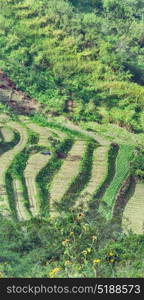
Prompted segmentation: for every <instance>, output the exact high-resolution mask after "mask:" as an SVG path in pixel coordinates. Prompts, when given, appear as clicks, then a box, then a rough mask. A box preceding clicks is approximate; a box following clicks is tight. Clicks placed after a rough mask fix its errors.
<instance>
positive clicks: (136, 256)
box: [0, 214, 144, 278]
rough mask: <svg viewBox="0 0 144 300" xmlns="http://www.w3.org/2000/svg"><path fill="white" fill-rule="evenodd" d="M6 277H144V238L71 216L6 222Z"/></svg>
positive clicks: (1, 266) (0, 272)
mask: <svg viewBox="0 0 144 300" xmlns="http://www.w3.org/2000/svg"><path fill="white" fill-rule="evenodd" d="M0 227H1V230H0V245H1V246H0V258H1V261H0V276H1V277H34V278H36V277H42V278H43V277H48V278H53V277H60V278H64V277H66V278H67V277H70V278H71V277H76V278H77V277H83V278H84V277H140V278H143V275H144V265H143V247H144V237H143V236H137V235H134V234H129V235H124V234H122V233H120V232H119V233H118V232H117V230H114V226H112V225H110V224H107V226H106V224H105V222H103V223H102V221H100V220H99V219H98V218H95V220H89V219H87V218H86V217H85V216H83V215H79V214H67V215H65V216H63V217H59V218H57V220H55V222H54V221H53V219H52V220H51V219H49V220H47V221H44V220H43V221H42V220H40V219H33V220H32V221H30V222H22V223H15V224H14V223H12V222H10V221H9V222H8V221H6V220H4V219H3V218H1V224H0Z"/></svg>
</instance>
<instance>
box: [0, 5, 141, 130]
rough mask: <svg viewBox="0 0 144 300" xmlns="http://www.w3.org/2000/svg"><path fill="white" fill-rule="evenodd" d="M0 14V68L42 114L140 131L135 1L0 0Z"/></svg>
mask: <svg viewBox="0 0 144 300" xmlns="http://www.w3.org/2000/svg"><path fill="white" fill-rule="evenodd" d="M0 10H1V15H0V33H1V35H0V67H1V68H2V69H3V70H4V71H6V72H7V73H8V75H9V76H10V77H11V78H12V79H13V80H14V82H15V84H16V86H17V87H18V88H20V89H22V90H23V91H25V92H26V93H27V94H29V95H30V96H31V97H33V98H36V99H38V100H39V101H40V102H41V103H42V104H43V112H44V111H45V112H53V113H58V114H61V113H68V114H69V116H70V117H71V118H73V120H96V121H99V122H114V123H117V124H119V125H120V126H126V127H127V128H128V129H129V130H136V131H141V130H143V128H144V117H143V107H144V105H143V103H144V101H143V99H144V89H143V83H144V62H143V53H144V52H143V51H144V37H143V27H144V26H143V13H144V9H143V0H127V1H125V0H89V1H87V0H78V1H74V0H73V1H68V0H49V1H47V0H42V1H38V0H33V1H27V0H11V1H10V0H9V1H5V0H1V3H0ZM69 101H71V102H72V108H71V109H70V111H69V106H68V105H67V104H68V102H69Z"/></svg>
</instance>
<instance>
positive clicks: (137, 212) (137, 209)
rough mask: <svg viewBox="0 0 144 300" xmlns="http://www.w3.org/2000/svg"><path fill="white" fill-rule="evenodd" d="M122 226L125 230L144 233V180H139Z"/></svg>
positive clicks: (124, 214)
mask: <svg viewBox="0 0 144 300" xmlns="http://www.w3.org/2000/svg"><path fill="white" fill-rule="evenodd" d="M122 226H123V229H124V231H125V232H127V231H128V230H132V231H133V232H136V233H138V234H144V183H143V182H137V184H136V187H135V191H134V194H133V196H132V197H131V199H130V200H129V201H128V203H127V205H126V207H125V210H124V213H123V218H122Z"/></svg>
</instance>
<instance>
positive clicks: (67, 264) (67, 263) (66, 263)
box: [64, 260, 72, 266]
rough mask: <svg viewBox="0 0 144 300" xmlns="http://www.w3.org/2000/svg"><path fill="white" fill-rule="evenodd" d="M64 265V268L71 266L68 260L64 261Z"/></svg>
mask: <svg viewBox="0 0 144 300" xmlns="http://www.w3.org/2000/svg"><path fill="white" fill-rule="evenodd" d="M64 264H65V266H69V265H71V264H72V263H71V261H70V260H66V261H65V263H64Z"/></svg>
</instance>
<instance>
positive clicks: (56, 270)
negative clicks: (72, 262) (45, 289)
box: [49, 268, 61, 278]
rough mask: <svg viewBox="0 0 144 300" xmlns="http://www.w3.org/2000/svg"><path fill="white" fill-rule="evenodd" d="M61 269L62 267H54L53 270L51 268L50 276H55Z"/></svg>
mask: <svg viewBox="0 0 144 300" xmlns="http://www.w3.org/2000/svg"><path fill="white" fill-rule="evenodd" d="M60 271H61V269H60V268H54V269H53V270H51V271H50V272H49V276H50V278H53V277H54V276H55V275H56V274H57V273H59V272H60Z"/></svg>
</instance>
